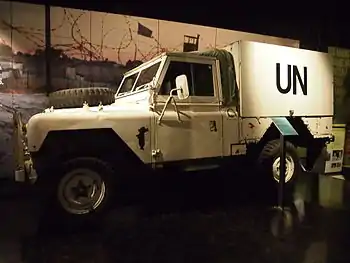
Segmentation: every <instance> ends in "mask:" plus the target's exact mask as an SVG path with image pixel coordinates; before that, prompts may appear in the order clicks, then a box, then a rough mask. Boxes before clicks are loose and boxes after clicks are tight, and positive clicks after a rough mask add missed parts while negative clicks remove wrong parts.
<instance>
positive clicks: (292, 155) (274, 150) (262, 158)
mask: <svg viewBox="0 0 350 263" xmlns="http://www.w3.org/2000/svg"><path fill="white" fill-rule="evenodd" d="M280 149H281V144H280V140H278V139H277V140H273V141H269V142H268V143H266V144H265V146H264V148H263V150H262V151H261V153H260V155H259V158H258V162H259V164H260V165H261V166H262V168H263V170H264V172H265V173H266V174H267V175H268V176H269V177H270V178H271V179H272V180H273V181H275V182H276V183H278V182H279V178H280V175H279V171H280V169H279V166H280ZM299 173H300V164H299V157H298V154H297V150H296V147H295V146H294V145H293V144H292V143H290V142H288V141H287V142H286V177H285V182H286V183H288V184H290V183H292V182H294V181H295V179H296V177H297V176H298V175H299Z"/></svg>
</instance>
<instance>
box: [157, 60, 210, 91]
mask: <svg viewBox="0 0 350 263" xmlns="http://www.w3.org/2000/svg"><path fill="white" fill-rule="evenodd" d="M182 74H185V75H186V76H187V80H188V89H189V92H190V96H214V82H213V72H212V66H211V65H208V64H199V63H188V62H178V61H172V62H170V64H169V68H168V70H167V72H166V74H165V76H164V80H163V83H162V86H161V88H160V90H159V95H169V94H170V91H171V90H172V89H175V88H176V83H175V79H176V77H177V76H180V75H182ZM173 94H174V95H176V92H174V93H173Z"/></svg>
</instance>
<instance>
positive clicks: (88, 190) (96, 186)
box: [57, 169, 106, 215]
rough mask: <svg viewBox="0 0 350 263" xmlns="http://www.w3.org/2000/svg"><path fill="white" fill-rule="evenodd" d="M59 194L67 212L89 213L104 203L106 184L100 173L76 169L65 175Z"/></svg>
mask: <svg viewBox="0 0 350 263" xmlns="http://www.w3.org/2000/svg"><path fill="white" fill-rule="evenodd" d="M57 194H58V200H59V202H60V204H61V205H62V207H63V208H64V209H65V210H66V211H67V212H69V213H71V214H76V215H81V214H88V213H90V212H91V211H93V210H95V209H96V208H98V207H99V206H100V205H101V204H102V201H103V200H104V198H105V196H106V185H105V182H104V181H103V180H102V178H101V176H100V175H99V174H98V173H96V172H94V171H92V170H90V169H75V170H72V171H70V172H69V173H67V174H65V175H64V176H63V178H62V180H61V181H60V183H59V186H58V193H57Z"/></svg>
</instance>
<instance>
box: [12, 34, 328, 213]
mask: <svg viewBox="0 0 350 263" xmlns="http://www.w3.org/2000/svg"><path fill="white" fill-rule="evenodd" d="M50 99H51V105H52V107H51V108H49V109H46V110H45V111H44V112H43V113H40V114H36V115H34V116H32V117H31V119H30V120H29V121H28V123H27V124H26V125H24V124H22V121H21V117H20V115H19V114H17V113H16V114H14V124H15V127H16V129H15V134H14V137H15V139H16V147H15V156H16V166H17V168H16V172H15V180H16V181H20V182H24V181H38V182H37V183H39V181H45V182H48V183H50V185H51V186H53V187H51V188H50V189H51V190H52V193H53V194H54V196H55V197H56V202H57V204H58V205H59V207H60V208H61V209H62V211H65V212H66V213H68V214H71V215H76V216H79V215H80V216H82V215H87V214H90V213H91V212H92V211H96V212H97V211H103V210H104V209H103V208H104V207H105V205H106V203H108V202H107V200H108V198H107V197H108V196H109V195H110V194H112V193H113V190H114V189H115V188H114V186H115V185H114V183H115V182H116V181H117V180H116V179H117V178H119V177H120V176H125V175H126V176H128V173H132V172H133V171H140V170H141V171H145V170H146V169H145V167H150V168H152V169H153V170H155V169H158V168H162V167H163V168H164V167H167V166H170V165H172V167H174V166H176V167H181V168H183V169H189V168H191V169H201V168H203V167H207V166H208V165H212V164H218V165H219V164H220V163H221V162H222V161H223V160H233V158H235V157H237V156H244V155H246V156H250V157H252V158H253V160H256V162H257V163H259V164H261V168H263V169H265V172H266V173H267V174H269V175H270V176H271V180H272V181H273V180H275V181H278V178H279V174H278V167H279V150H280V144H279V140H278V138H279V132H278V130H277V128H276V126H275V125H274V123H273V121H272V119H273V118H275V117H279V118H281V117H282V118H285V119H287V120H288V121H289V122H290V123H291V124H292V126H293V127H294V128H295V130H296V131H297V132H298V134H299V135H298V136H296V137H290V138H288V142H287V144H286V182H288V183H290V182H292V181H293V179H294V178H295V177H296V176H297V174H298V172H299V171H300V167H301V166H300V162H299V157H298V155H297V152H296V147H304V148H307V149H308V151H307V152H308V154H307V161H308V162H307V167H306V168H307V169H309V170H312V169H313V168H314V167H315V163H316V160H322V158H319V156H321V155H322V153H323V152H324V148H325V145H326V144H327V142H329V141H330V140H332V116H333V72H332V62H331V61H330V58H329V57H328V54H325V53H320V52H314V51H308V50H302V49H297V48H290V47H284V46H277V45H271V44H264V43H256V42H248V41H239V42H235V43H233V44H231V45H229V46H228V47H226V48H224V49H214V50H210V51H205V52H191V53H181V52H179V53H164V54H162V55H160V56H158V57H155V58H154V59H152V60H150V61H148V62H146V63H144V64H142V65H140V66H138V67H137V68H135V69H133V70H131V71H129V72H127V73H126V74H125V76H124V78H123V80H122V82H121V84H120V87H119V88H118V90H117V92H116V94H115V93H114V92H113V91H112V90H110V89H107V88H84V89H70V90H63V91H57V92H54V93H52V94H51V95H50ZM229 162H230V161H229ZM225 163H227V162H225ZM130 164H131V165H130ZM130 167H132V169H131V168H130ZM321 167H322V166H321Z"/></svg>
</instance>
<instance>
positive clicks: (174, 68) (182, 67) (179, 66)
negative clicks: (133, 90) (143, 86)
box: [159, 61, 192, 96]
mask: <svg viewBox="0 0 350 263" xmlns="http://www.w3.org/2000/svg"><path fill="white" fill-rule="evenodd" d="M183 74H185V75H186V76H187V80H188V88H189V90H190V96H191V91H192V80H191V78H192V77H191V64H190V63H186V62H179V61H171V62H170V64H169V67H168V70H167V72H166V73H165V76H164V79H163V83H162V86H161V87H160V90H159V95H169V94H170V91H171V90H172V89H175V88H176V83H175V79H176V77H177V76H180V75H183ZM173 94H174V95H176V94H177V93H176V91H175V92H174V93H173Z"/></svg>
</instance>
